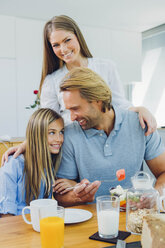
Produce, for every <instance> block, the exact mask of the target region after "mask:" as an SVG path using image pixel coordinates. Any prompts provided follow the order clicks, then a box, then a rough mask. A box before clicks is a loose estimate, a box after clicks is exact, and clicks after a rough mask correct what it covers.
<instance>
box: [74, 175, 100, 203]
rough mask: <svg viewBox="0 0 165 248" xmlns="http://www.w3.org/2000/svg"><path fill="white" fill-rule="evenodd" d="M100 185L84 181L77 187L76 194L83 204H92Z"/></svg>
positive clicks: (95, 182)
mask: <svg viewBox="0 0 165 248" xmlns="http://www.w3.org/2000/svg"><path fill="white" fill-rule="evenodd" d="M100 185H101V182H100V181H94V182H92V183H90V182H89V181H88V180H87V179H83V180H82V181H81V182H80V184H79V185H77V186H76V188H75V189H74V192H75V194H76V196H77V197H78V198H79V199H80V200H81V202H82V203H86V202H92V201H93V200H94V198H95V194H96V192H97V190H98V188H99V187H100Z"/></svg>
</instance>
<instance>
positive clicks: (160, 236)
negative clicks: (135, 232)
mask: <svg viewBox="0 0 165 248" xmlns="http://www.w3.org/2000/svg"><path fill="white" fill-rule="evenodd" d="M164 234H165V216H164V215H163V214H155V215H147V216H145V217H144V220H143V228H142V236H141V244H142V247H143V248H164V247H165V237H164Z"/></svg>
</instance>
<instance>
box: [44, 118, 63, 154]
mask: <svg viewBox="0 0 165 248" xmlns="http://www.w3.org/2000/svg"><path fill="white" fill-rule="evenodd" d="M63 141H64V124H63V120H62V119H57V120H55V121H53V122H52V123H50V125H49V127H48V145H49V150H50V152H51V153H52V154H58V153H59V151H60V148H61V146H62V143H63Z"/></svg>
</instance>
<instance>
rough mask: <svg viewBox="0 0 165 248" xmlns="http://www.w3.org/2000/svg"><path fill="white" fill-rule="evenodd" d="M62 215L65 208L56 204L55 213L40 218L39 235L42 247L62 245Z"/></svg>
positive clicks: (54, 247)
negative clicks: (54, 214)
mask: <svg viewBox="0 0 165 248" xmlns="http://www.w3.org/2000/svg"><path fill="white" fill-rule="evenodd" d="M64 216H65V210H64V208H63V207H61V206H57V215H56V216H52V217H47V218H42V219H41V220H40V236H41V246H42V248H50V247H52V248H63V247H64Z"/></svg>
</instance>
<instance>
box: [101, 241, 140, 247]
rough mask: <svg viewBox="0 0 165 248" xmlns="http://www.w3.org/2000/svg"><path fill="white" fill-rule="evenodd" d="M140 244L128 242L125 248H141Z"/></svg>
mask: <svg viewBox="0 0 165 248" xmlns="http://www.w3.org/2000/svg"><path fill="white" fill-rule="evenodd" d="M141 247H142V246H141V242H140V241H137V242H130V243H127V244H126V248H141ZM103 248H116V245H113V246H107V247H103Z"/></svg>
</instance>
